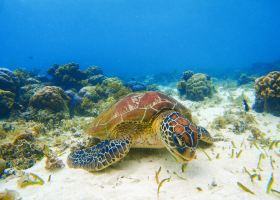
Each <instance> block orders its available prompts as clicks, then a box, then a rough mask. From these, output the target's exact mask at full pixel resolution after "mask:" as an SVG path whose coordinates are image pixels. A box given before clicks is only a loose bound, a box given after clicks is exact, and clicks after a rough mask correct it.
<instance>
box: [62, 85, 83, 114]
mask: <svg viewBox="0 0 280 200" xmlns="http://www.w3.org/2000/svg"><path fill="white" fill-rule="evenodd" d="M65 93H66V94H67V95H68V97H69V98H70V104H69V111H70V117H72V116H73V115H74V114H76V113H79V108H80V105H81V103H82V98H81V97H80V96H79V95H77V94H76V93H75V92H73V91H72V90H67V91H65Z"/></svg>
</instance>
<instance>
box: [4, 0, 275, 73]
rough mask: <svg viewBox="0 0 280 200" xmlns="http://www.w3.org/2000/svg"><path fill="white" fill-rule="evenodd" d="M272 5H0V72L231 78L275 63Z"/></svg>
mask: <svg viewBox="0 0 280 200" xmlns="http://www.w3.org/2000/svg"><path fill="white" fill-rule="evenodd" d="M279 10H280V1H279V0H269V1H268V0H247V1H245V0H216V1H206V0H204V1H203V0H177V1H173V0H161V1H160V0H80V1H78V0H0V66H6V67H9V68H11V69H13V68H15V67H17V66H21V67H26V68H40V69H42V70H43V71H44V70H46V69H47V68H48V67H49V66H50V65H52V64H54V63H58V64H62V63H68V62H71V61H73V62H77V63H79V64H80V65H81V67H87V66H88V65H99V66H101V67H103V69H104V71H105V73H106V74H109V75H122V76H124V75H127V76H133V75H135V74H137V75H139V74H150V73H156V72H168V71H172V70H179V71H183V70H184V69H193V70H195V71H196V72H198V71H203V72H210V73H221V74H222V73H231V72H232V71H236V70H237V69H242V68H247V67H249V66H251V64H252V63H254V62H273V61H275V60H277V59H279V58H280V48H279V47H280V20H279V19H280V16H279V15H280V14H279Z"/></svg>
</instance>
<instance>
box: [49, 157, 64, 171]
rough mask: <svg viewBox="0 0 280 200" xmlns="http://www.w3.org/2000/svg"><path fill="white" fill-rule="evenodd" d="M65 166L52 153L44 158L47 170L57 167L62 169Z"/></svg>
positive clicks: (53, 169)
mask: <svg viewBox="0 0 280 200" xmlns="http://www.w3.org/2000/svg"><path fill="white" fill-rule="evenodd" d="M64 167H65V164H64V163H63V161H62V160H61V159H59V158H57V157H56V156H54V155H52V156H50V157H47V160H46V166H45V168H46V169H47V170H49V171H55V170H58V169H62V168H64Z"/></svg>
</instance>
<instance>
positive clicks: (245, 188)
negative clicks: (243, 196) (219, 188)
mask: <svg viewBox="0 0 280 200" xmlns="http://www.w3.org/2000/svg"><path fill="white" fill-rule="evenodd" d="M237 185H238V186H239V187H240V188H241V189H242V190H244V191H245V192H248V193H250V194H253V195H255V193H254V192H252V191H251V190H250V189H249V188H247V187H246V186H244V185H243V184H242V183H240V182H237Z"/></svg>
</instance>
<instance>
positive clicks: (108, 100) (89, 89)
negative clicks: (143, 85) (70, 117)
mask: <svg viewBox="0 0 280 200" xmlns="http://www.w3.org/2000/svg"><path fill="white" fill-rule="evenodd" d="M130 92H131V89H129V88H127V87H125V86H124V84H123V82H122V81H121V80H120V79H118V78H106V79H105V80H104V81H103V82H102V84H98V85H96V86H86V87H83V88H82V89H81V90H80V91H79V96H81V97H83V99H82V103H81V106H80V109H81V112H82V113H83V115H88V116H96V115H97V114H98V113H99V112H100V111H101V110H103V109H105V108H106V107H107V106H108V105H110V104H112V103H114V102H116V101H117V100H118V99H119V98H121V97H123V96H125V95H127V94H129V93H130Z"/></svg>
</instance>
